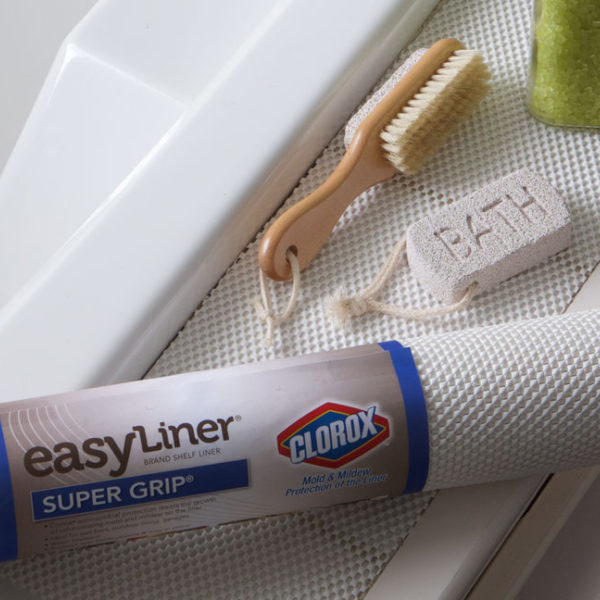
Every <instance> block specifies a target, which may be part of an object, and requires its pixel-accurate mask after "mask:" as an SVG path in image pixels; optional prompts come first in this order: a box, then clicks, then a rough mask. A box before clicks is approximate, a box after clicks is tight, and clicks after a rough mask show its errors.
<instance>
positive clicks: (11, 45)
mask: <svg viewBox="0 0 600 600" xmlns="http://www.w3.org/2000/svg"><path fill="white" fill-rule="evenodd" d="M95 3H96V0H51V1H50V2H40V1H39V0H18V1H17V2H15V1H14V0H0V86H1V87H0V89H1V92H0V171H1V170H2V168H3V167H4V164H5V163H6V159H7V158H8V156H9V154H10V152H11V150H12V148H13V146H14V144H15V142H16V141H17V137H18V136H19V133H20V132H21V129H22V128H23V125H24V124H25V120H26V119H27V116H28V115H29V111H30V110H31V107H32V106H33V102H34V101H35V98H36V96H37V94H38V92H39V90H40V88H41V87H42V83H43V82H44V79H45V77H46V74H47V73H48V69H49V68H50V65H51V64H52V60H53V59H54V56H55V54H56V51H57V50H58V47H59V46H60V43H61V42H62V40H63V38H64V37H65V35H66V34H67V33H68V32H69V31H70V30H71V29H72V28H73V26H74V25H75V24H76V23H77V22H78V21H79V20H80V19H81V18H82V17H83V16H84V15H85V14H86V13H87V12H88V10H89V9H90V8H91V7H92V6H93V5H94V4H95Z"/></svg>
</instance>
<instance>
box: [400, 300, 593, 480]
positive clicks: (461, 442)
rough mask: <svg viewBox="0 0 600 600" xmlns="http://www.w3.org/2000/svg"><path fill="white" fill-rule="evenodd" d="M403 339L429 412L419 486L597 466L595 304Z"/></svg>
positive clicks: (513, 476)
mask: <svg viewBox="0 0 600 600" xmlns="http://www.w3.org/2000/svg"><path fill="white" fill-rule="evenodd" d="M409 345H410V347H411V349H412V352H413V355H414V359H415V363H416V365H417V369H418V371H419V375H420V377H421V382H422V385H423V390H424V393H425V400H426V403H427V412H428V418H429V433H430V453H431V456H430V467H429V475H428V478H427V483H426V486H425V487H426V489H439V488H444V487H451V486H458V485H466V484H471V483H478V482H484V481H491V480H496V479H508V478H515V477H520V476H524V475H527V474H531V473H535V472H554V471H559V470H563V469H570V468H574V467H578V466H582V465H589V464H593V463H600V310H592V311H588V312H581V313H572V314H568V315H562V316H556V317H547V318H543V319H534V320H531V321H519V322H514V323H508V324H503V325H497V326H491V327H482V328H477V329H469V330H464V331H457V332H452V333H447V334H442V335H434V336H429V337H424V338H420V339H417V340H415V341H413V342H411V343H410V344H409Z"/></svg>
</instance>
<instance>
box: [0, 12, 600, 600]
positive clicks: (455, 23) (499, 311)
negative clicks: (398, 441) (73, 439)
mask: <svg viewBox="0 0 600 600" xmlns="http://www.w3.org/2000/svg"><path fill="white" fill-rule="evenodd" d="M530 5H531V2H530V0H447V1H446V2H443V3H442V5H441V6H440V7H439V8H438V10H437V12H436V13H435V14H434V16H433V18H432V19H431V20H430V22H429V23H428V24H427V26H426V27H425V29H424V31H423V32H422V33H421V34H420V35H419V36H418V38H417V40H416V41H415V42H414V43H412V44H411V46H410V47H409V48H407V49H406V51H405V52H404V53H403V54H402V55H401V56H400V57H399V58H398V61H397V64H396V66H397V65H398V64H399V63H400V62H401V61H402V60H404V59H406V57H407V56H408V55H409V54H410V53H411V52H412V51H413V50H415V49H416V48H419V47H423V46H429V45H431V44H432V43H433V42H434V41H435V40H436V39H438V38H441V37H447V36H453V37H457V38H458V39H460V40H461V41H462V42H463V43H465V44H466V45H467V46H468V47H470V48H475V49H478V50H480V51H481V52H482V53H483V55H484V57H485V59H486V60H487V62H488V64H489V65H490V67H491V70H492V74H493V81H492V86H493V87H492V92H491V94H490V95H489V97H488V98H487V99H486V100H484V102H483V104H482V105H481V107H480V108H479V109H478V110H477V112H476V114H475V115H474V116H473V117H471V118H470V119H469V121H468V122H467V123H466V124H465V125H464V126H462V127H461V128H460V130H459V131H458V132H457V133H456V134H455V135H454V136H453V137H452V138H451V140H450V141H449V143H448V144H446V145H445V146H444V148H443V149H442V151H441V153H440V154H439V155H438V157H437V158H435V159H434V160H433V161H432V162H431V163H430V164H429V165H428V166H427V167H426V168H425V169H424V170H423V171H422V172H421V173H419V174H418V175H416V176H414V177H413V178H412V179H403V178H401V177H397V178H395V179H394V180H393V181H391V182H387V183H385V184H382V185H380V186H378V187H377V188H375V189H373V190H371V191H369V192H366V193H365V194H363V195H362V196H361V197H360V199H359V200H358V201H356V202H355V203H354V204H353V205H352V206H351V208H350V209H349V210H348V211H347V214H345V215H344V217H343V219H342V221H341V222H340V224H339V226H338V227H337V228H336V230H335V232H334V235H333V237H332V238H331V240H330V242H329V243H328V244H327V245H326V247H325V248H324V249H323V251H322V252H321V254H320V255H319V257H318V258H317V259H316V260H315V261H314V262H313V264H312V265H311V266H310V267H309V268H308V269H307V270H306V271H305V273H304V276H303V280H302V292H301V304H300V306H299V308H298V310H297V313H296V314H295V316H294V318H293V319H292V321H291V322H290V323H288V324H286V325H284V326H283V327H282V329H281V331H280V333H278V334H277V335H276V341H277V345H276V347H275V349H274V350H272V351H271V350H268V349H266V348H264V347H263V346H262V345H261V343H260V340H261V339H262V336H263V334H264V330H263V326H262V324H261V323H259V322H258V321H257V319H256V317H255V315H254V313H253V311H252V309H251V307H250V304H249V302H248V300H249V298H251V297H253V296H255V295H256V294H257V293H258V279H257V271H256V269H257V263H256V253H257V249H258V242H254V243H253V244H251V245H250V246H249V248H248V250H247V252H245V253H244V254H243V255H242V256H240V258H239V260H238V261H237V262H236V263H235V264H234V265H233V266H232V267H231V269H230V270H229V271H228V272H227V273H226V275H225V276H224V277H223V279H222V280H221V281H220V283H219V285H218V286H217V287H216V288H215V289H214V290H213V292H212V293H211V295H210V296H209V297H208V298H207V299H206V300H205V302H204V303H203V305H202V307H201V309H200V310H199V311H198V312H197V313H196V314H195V315H194V317H193V319H191V320H190V321H189V323H188V324H187V326H186V327H185V328H184V330H183V331H182V332H181V333H180V335H179V336H178V338H177V339H176V340H175V341H174V342H173V344H172V345H171V346H170V347H169V348H168V349H167V351H166V352H165V353H164V355H163V356H162V358H161V359H160V360H159V361H158V363H157V364H156V365H155V367H154V368H153V370H152V371H151V373H150V375H151V376H153V377H155V376H160V375H167V374H172V373H179V372H183V371H190V370H196V369H206V368H210V367H220V366H225V365H232V364H238V363H246V362H251V361H257V360H265V359H267V358H271V357H273V356H290V355H295V354H303V353H307V352H314V351H318V350H325V349H332V348H339V347H343V346H350V345H357V344H362V343H366V342H371V341H381V340H387V339H393V338H395V339H398V340H400V341H406V340H409V339H411V338H415V337H418V336H422V335H426V334H430V333H436V332H442V331H449V330H457V329H463V328H466V327H472V326H476V325H484V324H492V323H500V322H506V321H510V320H513V319H517V318H529V317H538V316H544V315H550V314H555V313H560V312H562V311H563V310H564V309H565V308H566V306H567V305H568V303H569V301H570V300H571V298H572V297H573V296H574V295H575V293H576V292H577V290H578V289H579V287H580V286H581V285H582V284H583V282H584V281H585V279H586V278H587V276H588V275H589V273H590V272H591V270H592V269H593V267H594V266H595V264H596V263H597V262H598V260H599V258H600V236H599V235H598V231H600V202H599V201H598V199H597V196H598V190H600V173H599V171H598V168H597V166H596V157H597V156H599V155H600V137H598V134H597V133H594V132H588V131H573V130H571V131H569V130H560V129H553V128H550V127H547V126H544V125H542V124H540V123H538V122H536V121H535V120H534V119H533V118H532V117H530V116H529V115H528V114H527V112H526V111H525V108H524V106H525V90H526V78H527V68H528V55H529V14H530V10H531V6H530ZM291 76H293V75H291ZM342 147H343V143H342V134H340V135H338V136H337V137H336V138H335V139H334V140H333V141H332V142H331V144H330V145H329V147H328V148H327V149H326V150H325V152H324V153H323V155H322V156H321V158H320V159H319V160H318V161H317V163H316V165H315V166H314V167H313V168H312V169H311V171H310V172H309V173H308V174H307V176H306V177H305V178H304V179H303V180H302V181H301V183H300V185H299V186H298V188H297V189H296V190H295V191H294V193H293V194H292V196H291V198H290V199H289V200H288V202H287V204H288V205H289V204H291V203H293V202H296V201H297V200H299V199H300V198H302V197H303V196H304V195H306V194H307V193H308V192H309V191H310V190H312V189H314V188H315V187H317V185H318V184H319V183H320V182H321V181H322V180H323V179H324V178H325V177H326V176H327V175H328V174H329V173H330V172H331V171H332V170H333V168H334V166H335V165H336V163H337V162H338V160H339V159H340V157H341V155H342ZM521 167H529V168H531V169H533V170H535V171H537V172H538V173H539V174H540V175H542V176H543V177H546V178H547V179H548V180H549V181H550V182H551V183H552V184H554V185H555V186H556V187H557V188H558V189H559V190H560V192H561V193H562V194H563V195H564V197H565V198H566V200H567V203H568V206H569V209H570V211H571V215H572V217H573V224H574V232H573V233H574V235H573V242H572V245H571V247H570V248H569V249H568V250H567V251H565V252H563V253H561V254H560V255H558V256H557V257H555V258H553V259H551V260H549V261H547V262H546V263H544V264H543V265H541V266H539V267H536V268H534V269H532V270H530V271H528V272H526V273H524V274H521V275H519V276H517V277H515V278H513V279H511V280H510V281H508V282H506V283H504V284H502V285H501V286H500V287H498V288H496V289H495V290H494V291H492V292H490V293H487V294H484V295H482V296H479V297H478V298H476V299H475V300H474V302H473V304H472V305H471V306H470V307H469V308H468V309H467V310H465V311H464V312H462V313H459V314H456V315H452V316H448V317H444V318H440V319H437V320H434V321H430V322H405V321H400V320H395V319H394V318H393V317H385V316H378V315H368V316H366V317H362V318H357V319H354V320H353V324H352V329H350V330H349V331H347V332H345V333H344V332H341V331H338V330H336V329H334V328H333V326H331V325H330V324H329V323H328V322H327V321H326V320H325V318H324V315H323V313H322V310H321V305H320V298H321V297H322V296H324V295H325V294H326V293H329V292H331V291H333V290H334V289H335V288H337V287H338V286H339V285H343V284H344V285H347V287H348V290H349V291H350V292H355V291H357V290H360V289H362V288H363V287H364V286H365V285H366V284H367V283H368V282H369V281H370V280H371V277H372V275H373V273H374V272H375V271H376V269H377V268H378V267H379V266H380V265H381V263H382V262H383V261H384V259H385V257H386V256H387V254H388V253H389V251H390V249H391V248H392V246H393V244H394V243H395V242H396V241H397V240H398V239H399V238H400V237H401V235H402V234H403V233H404V231H405V230H406V228H407V226H408V225H409V224H410V223H412V222H414V221H416V220H417V219H418V218H419V217H421V216H422V215H424V214H425V213H426V212H428V211H431V210H433V209H435V208H438V207H440V206H443V205H445V204H446V203H448V202H452V201H454V200H456V199H458V198H460V197H462V196H464V195H466V194H467V193H469V192H471V191H473V190H475V189H477V188H478V187H480V186H482V185H484V184H485V183H487V182H489V181H492V180H494V179H497V178H498V177H501V176H502V175H506V174H508V173H510V172H512V171H514V170H516V169H518V168H521ZM277 293H278V294H279V295H280V298H282V300H281V303H280V305H281V304H282V303H283V297H284V296H285V297H287V294H288V293H289V287H288V286H287V284H279V285H278V286H277ZM384 300H387V301H393V302H402V303H404V304H405V305H408V306H415V307H418V306H420V307H425V306H430V305H432V304H434V301H432V300H431V299H430V298H429V297H428V295H427V294H426V293H425V292H424V291H423V290H421V289H420V288H419V287H418V285H417V284H416V283H415V282H414V280H413V279H411V277H410V275H409V274H408V273H407V270H401V271H400V272H399V275H398V278H397V279H396V280H394V281H393V282H392V283H390V285H389V287H388V294H387V297H385V298H384ZM433 495H434V493H428V494H419V495H415V496H411V497H405V498H396V499H389V500H379V501H374V502H363V503H359V504H355V505H349V506H341V507H336V508H332V509H328V510H319V511H312V512H310V513H303V514H295V515H287V516H280V517H273V518H269V519H263V520H259V521H256V522H246V523H241V524H234V525H229V526H222V527H218V528H213V529H207V530H201V531H193V532H187V533H182V534H176V535H170V536H166V537H162V538H155V539H149V540H143V541H139V542H132V543H126V544H115V545H109V546H102V547H98V548H90V549H86V550H82V551H76V552H68V553H61V554H56V555H44V556H39V557H35V558H32V559H27V560H22V561H19V562H15V563H8V564H6V565H3V566H2V567H0V575H1V576H5V577H8V578H10V579H12V580H13V581H15V582H16V583H17V584H18V585H20V586H22V587H23V588H26V589H29V590H32V591H33V592H35V593H36V594H39V595H40V596H41V597H44V598H64V599H69V598H82V597H85V598H86V599H88V600H92V599H96V598H97V599H106V598H133V597H135V598H144V599H153V598H156V599H159V598H165V597H177V598H190V599H191V598H200V597H201V598H211V599H213V598H214V599H223V600H224V599H230V598H272V599H282V598H338V599H344V600H348V599H352V598H360V597H361V596H363V595H364V593H365V592H366V591H367V589H368V588H369V586H370V585H371V583H372V582H373V580H374V578H375V577H376V576H377V574H378V573H379V571H380V570H381V569H382V568H383V567H384V566H385V564H386V562H387V560H388V559H389V558H390V556H391V555H392V553H393V552H394V550H395V549H396V548H397V547H398V546H399V545H400V544H401V543H402V540H403V539H404V538H405V537H406V535H407V534H408V532H409V531H410V529H411V527H412V526H413V525H414V524H415V523H416V521H417V520H418V519H419V516H420V515H421V513H422V512H423V511H424V510H425V509H426V507H427V506H428V503H429V501H430V500H431V499H432V497H433Z"/></svg>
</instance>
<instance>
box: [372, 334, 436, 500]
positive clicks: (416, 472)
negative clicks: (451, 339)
mask: <svg viewBox="0 0 600 600" xmlns="http://www.w3.org/2000/svg"><path fill="white" fill-rule="evenodd" d="M379 345H380V346H381V348H383V349H384V350H385V351H386V352H388V353H389V355H390V358H391V359H392V363H393V365H394V370H395V371H396V377H397V378H398V383H399V384H400V389H401V390H402V397H403V400H404V410H405V413H406V428H407V430H408V477H407V479H406V486H405V488H404V493H405V494H410V493H413V492H420V491H421V490H422V489H423V487H424V486H425V482H426V481H427V474H428V473H429V425H428V422H427V406H426V405H425V395H424V394H423V387H422V386H421V379H420V378H419V372H418V371H417V366H416V365H415V361H414V358H413V355H412V352H411V351H410V348H405V347H404V346H402V344H400V343H399V342H394V341H391V342H383V343H381V344H379Z"/></svg>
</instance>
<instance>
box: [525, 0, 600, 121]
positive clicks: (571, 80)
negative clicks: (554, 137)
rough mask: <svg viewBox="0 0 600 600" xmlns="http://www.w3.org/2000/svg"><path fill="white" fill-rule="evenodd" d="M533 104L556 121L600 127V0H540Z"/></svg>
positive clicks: (537, 1)
mask: <svg viewBox="0 0 600 600" xmlns="http://www.w3.org/2000/svg"><path fill="white" fill-rule="evenodd" d="M528 106H529V110H530V112H531V113H532V114H533V115H534V116H535V117H536V118H538V119H540V120H541V121H544V122H545V123H549V124H551V125H567V126H572V127H600V0H535V5H534V14H533V46H532V58H531V71H530V77H529V98H528Z"/></svg>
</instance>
